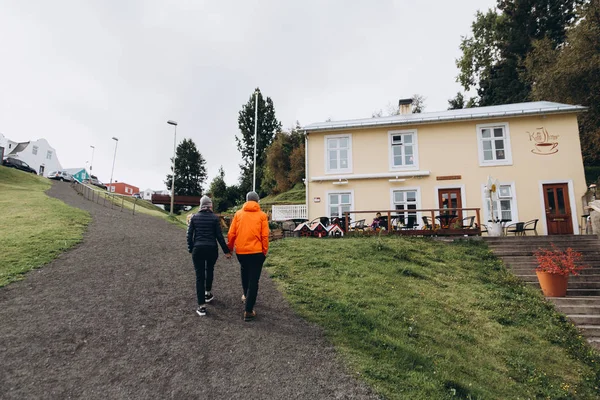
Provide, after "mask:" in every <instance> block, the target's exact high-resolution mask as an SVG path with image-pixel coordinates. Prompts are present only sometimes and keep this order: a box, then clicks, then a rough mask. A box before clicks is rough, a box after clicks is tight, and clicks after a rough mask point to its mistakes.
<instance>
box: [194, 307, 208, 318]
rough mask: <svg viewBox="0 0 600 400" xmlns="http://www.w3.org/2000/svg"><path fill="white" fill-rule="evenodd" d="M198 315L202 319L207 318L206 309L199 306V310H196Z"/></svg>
mask: <svg viewBox="0 0 600 400" xmlns="http://www.w3.org/2000/svg"><path fill="white" fill-rule="evenodd" d="M196 314H198V315H199V316H201V317H203V316H205V315H206V307H204V306H198V309H197V310H196Z"/></svg>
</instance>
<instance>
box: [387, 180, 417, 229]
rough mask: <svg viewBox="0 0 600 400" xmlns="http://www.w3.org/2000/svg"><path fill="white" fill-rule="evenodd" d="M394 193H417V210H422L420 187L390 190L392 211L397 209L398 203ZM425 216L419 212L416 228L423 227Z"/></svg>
mask: <svg viewBox="0 0 600 400" xmlns="http://www.w3.org/2000/svg"><path fill="white" fill-rule="evenodd" d="M394 192H417V195H416V197H417V210H419V209H421V188H420V187H418V186H412V187H395V188H391V189H390V210H395V209H396V203H395V202H394ZM391 214H392V219H393V218H394V213H393V212H392V213H391ZM422 216H423V214H422V213H421V212H420V211H419V212H417V221H416V226H421V225H423V218H422Z"/></svg>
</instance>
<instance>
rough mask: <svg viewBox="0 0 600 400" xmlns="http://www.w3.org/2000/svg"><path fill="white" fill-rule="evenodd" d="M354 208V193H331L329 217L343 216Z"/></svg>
mask: <svg viewBox="0 0 600 400" xmlns="http://www.w3.org/2000/svg"><path fill="white" fill-rule="evenodd" d="M351 209H352V193H350V192H343V193H329V218H335V217H338V218H343V217H344V213H345V212H348V211H350V210H351Z"/></svg>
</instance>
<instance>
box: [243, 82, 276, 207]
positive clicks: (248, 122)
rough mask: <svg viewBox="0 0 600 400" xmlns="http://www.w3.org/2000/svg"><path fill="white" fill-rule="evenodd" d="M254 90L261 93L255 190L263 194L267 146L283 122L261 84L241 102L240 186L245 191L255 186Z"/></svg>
mask: <svg viewBox="0 0 600 400" xmlns="http://www.w3.org/2000/svg"><path fill="white" fill-rule="evenodd" d="M255 93H258V124H257V142H256V190H257V191H259V192H260V193H259V194H260V195H261V196H262V195H264V194H265V193H264V192H262V191H260V188H261V183H262V180H263V174H264V165H265V160H266V153H265V150H266V148H267V147H268V146H269V145H270V144H271V142H272V141H273V136H274V135H275V133H276V132H277V131H279V130H280V129H281V124H280V123H279V121H277V118H276V117H275V107H274V105H273V101H272V100H271V98H270V97H267V98H266V99H265V98H264V97H263V95H262V93H261V92H260V89H259V88H256V90H255V92H254V93H253V94H252V95H250V98H249V99H248V102H247V103H246V104H245V105H243V106H242V109H241V110H240V112H239V116H238V126H239V129H240V136H236V137H235V140H236V143H237V148H238V151H240V153H241V154H242V164H240V168H241V170H242V173H241V176H240V189H241V190H243V191H246V192H247V191H250V190H252V178H253V171H254V124H255V121H254V114H255V108H254V107H255Z"/></svg>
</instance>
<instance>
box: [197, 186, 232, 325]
mask: <svg viewBox="0 0 600 400" xmlns="http://www.w3.org/2000/svg"><path fill="white" fill-rule="evenodd" d="M217 241H218V242H219V244H220V245H221V248H222V249H223V253H225V257H227V258H231V252H230V251H229V248H228V247H227V244H226V243H225V239H224V238H223V232H222V231H221V225H220V223H219V218H218V217H217V216H216V215H215V214H213V212H212V200H211V199H210V197H208V196H202V198H201V199H200V211H199V212H198V213H197V214H194V216H193V217H192V219H191V220H190V223H189V226H188V231H187V243H188V251H189V252H190V253H192V261H193V262H194V269H195V270H196V296H197V297H198V309H197V310H196V313H197V314H198V315H200V316H204V315H206V303H210V302H211V301H212V299H213V297H214V296H213V294H212V283H213V276H214V269H215V263H216V262H217V257H218V256H219V250H218V248H217Z"/></svg>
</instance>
